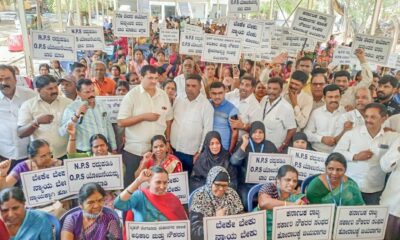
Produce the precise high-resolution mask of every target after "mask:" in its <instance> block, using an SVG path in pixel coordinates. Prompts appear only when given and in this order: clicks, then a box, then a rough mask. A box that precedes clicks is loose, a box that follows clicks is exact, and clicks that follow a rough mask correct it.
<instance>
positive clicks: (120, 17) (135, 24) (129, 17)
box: [113, 12, 150, 37]
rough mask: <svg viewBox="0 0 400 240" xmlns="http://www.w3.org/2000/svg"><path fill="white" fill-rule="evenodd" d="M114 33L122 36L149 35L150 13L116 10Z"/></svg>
mask: <svg viewBox="0 0 400 240" xmlns="http://www.w3.org/2000/svg"><path fill="white" fill-rule="evenodd" d="M113 27H114V31H113V32H114V35H115V36H120V37H149V36H150V23H149V15H148V14H144V13H132V12H116V13H115V15H114V21H113Z"/></svg>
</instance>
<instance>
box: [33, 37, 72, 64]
mask: <svg viewBox="0 0 400 240" xmlns="http://www.w3.org/2000/svg"><path fill="white" fill-rule="evenodd" d="M31 39H32V40H31V41H32V42H31V47H32V57H33V58H34V59H49V60H53V59H62V60H70V61H75V60H76V53H75V37H74V35H72V34H64V33H53V32H43V31H36V30H32V32H31Z"/></svg>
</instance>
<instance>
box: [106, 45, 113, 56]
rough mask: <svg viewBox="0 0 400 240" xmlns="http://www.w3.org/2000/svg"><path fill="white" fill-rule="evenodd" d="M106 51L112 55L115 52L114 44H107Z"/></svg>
mask: <svg viewBox="0 0 400 240" xmlns="http://www.w3.org/2000/svg"><path fill="white" fill-rule="evenodd" d="M104 52H105V53H107V55H109V56H112V55H113V54H114V45H108V46H105V47H104Z"/></svg>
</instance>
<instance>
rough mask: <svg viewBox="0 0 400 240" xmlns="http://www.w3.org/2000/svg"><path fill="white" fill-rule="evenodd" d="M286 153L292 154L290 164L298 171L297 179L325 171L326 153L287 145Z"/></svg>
mask: <svg viewBox="0 0 400 240" xmlns="http://www.w3.org/2000/svg"><path fill="white" fill-rule="evenodd" d="M288 155H290V156H292V166H293V167H295V168H296V169H297V171H299V180H304V179H306V178H307V177H309V176H312V175H315V174H320V173H324V172H325V160H326V158H327V157H328V154H327V153H323V152H316V151H310V150H303V149H298V148H292V147H289V150H288Z"/></svg>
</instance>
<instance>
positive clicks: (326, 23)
mask: <svg viewBox="0 0 400 240" xmlns="http://www.w3.org/2000/svg"><path fill="white" fill-rule="evenodd" d="M334 21H335V16H334V15H328V14H325V13H320V12H316V11H311V10H307V9H304V8H297V10H296V13H295V14H294V18H293V22H292V26H291V29H290V30H291V31H292V32H293V33H295V34H298V35H302V36H305V37H309V38H313V39H315V40H317V41H326V40H327V39H328V37H329V35H330V34H331V32H332V26H333V23H334Z"/></svg>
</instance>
